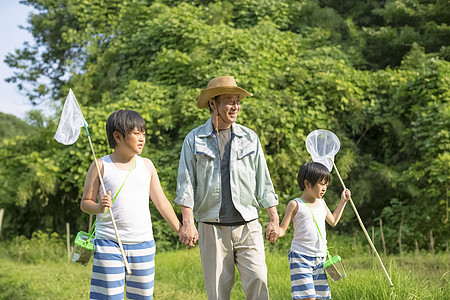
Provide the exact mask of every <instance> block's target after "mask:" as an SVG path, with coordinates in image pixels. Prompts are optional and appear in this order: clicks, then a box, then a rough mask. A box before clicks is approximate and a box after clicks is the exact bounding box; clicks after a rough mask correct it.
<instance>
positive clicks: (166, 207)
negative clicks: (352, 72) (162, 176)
mask: <svg viewBox="0 0 450 300" xmlns="http://www.w3.org/2000/svg"><path fill="white" fill-rule="evenodd" d="M144 162H145V166H146V167H147V170H148V171H149V172H150V174H151V181H150V198H151V199H152V201H153V203H154V204H155V206H156V209H157V210H158V211H159V213H160V214H161V216H163V218H164V220H166V221H167V223H169V225H170V227H172V229H173V230H175V232H176V233H177V234H178V232H179V231H180V227H181V223H180V221H179V220H178V217H177V215H176V214H175V211H174V210H173V207H172V205H171V204H170V202H169V200H167V197H166V195H165V194H164V191H163V189H162V187H161V182H160V181H159V177H158V173H157V172H156V169H155V166H154V165H153V163H152V162H151V161H150V160H149V159H144Z"/></svg>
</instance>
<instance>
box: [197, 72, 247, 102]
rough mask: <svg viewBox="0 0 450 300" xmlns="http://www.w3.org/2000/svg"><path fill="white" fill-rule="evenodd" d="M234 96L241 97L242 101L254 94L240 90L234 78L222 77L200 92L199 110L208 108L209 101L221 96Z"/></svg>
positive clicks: (210, 82) (209, 83)
mask: <svg viewBox="0 0 450 300" xmlns="http://www.w3.org/2000/svg"><path fill="white" fill-rule="evenodd" d="M224 94H233V95H236V94H237V95H239V96H240V99H241V100H242V99H244V98H245V97H247V96H253V94H252V93H249V92H247V91H246V90H244V89H242V88H240V87H238V86H237V84H236V80H234V77H233V76H220V77H216V78H213V79H211V80H210V81H209V82H208V86H207V87H206V89H204V90H202V91H201V92H200V96H198V101H197V106H198V108H207V107H208V100H209V99H212V98H214V97H216V96H219V95H224Z"/></svg>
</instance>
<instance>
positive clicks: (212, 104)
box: [208, 98, 216, 111]
mask: <svg viewBox="0 0 450 300" xmlns="http://www.w3.org/2000/svg"><path fill="white" fill-rule="evenodd" d="M208 101H209V106H210V107H211V109H212V110H213V111H216V101H214V98H211V99H209V100H208Z"/></svg>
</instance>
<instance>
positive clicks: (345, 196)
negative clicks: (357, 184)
mask: <svg viewBox="0 0 450 300" xmlns="http://www.w3.org/2000/svg"><path fill="white" fill-rule="evenodd" d="M351 195H352V193H351V192H350V190H349V189H345V190H343V191H342V194H341V201H344V202H347V201H348V200H350V197H351Z"/></svg>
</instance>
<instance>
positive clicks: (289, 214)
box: [280, 200, 298, 236]
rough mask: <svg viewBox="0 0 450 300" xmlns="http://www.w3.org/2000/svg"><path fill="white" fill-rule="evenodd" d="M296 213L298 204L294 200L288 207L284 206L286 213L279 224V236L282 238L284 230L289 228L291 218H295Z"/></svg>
mask: <svg viewBox="0 0 450 300" xmlns="http://www.w3.org/2000/svg"><path fill="white" fill-rule="evenodd" d="M297 211H298V203H297V201H295V200H291V201H289V203H288V205H287V206H286V212H285V214H284V218H283V221H282V222H281V224H280V236H283V235H284V234H285V233H286V230H287V229H288V227H289V224H290V223H291V220H292V218H293V217H294V216H295V214H296V213H297Z"/></svg>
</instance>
